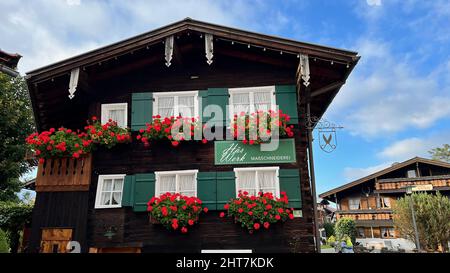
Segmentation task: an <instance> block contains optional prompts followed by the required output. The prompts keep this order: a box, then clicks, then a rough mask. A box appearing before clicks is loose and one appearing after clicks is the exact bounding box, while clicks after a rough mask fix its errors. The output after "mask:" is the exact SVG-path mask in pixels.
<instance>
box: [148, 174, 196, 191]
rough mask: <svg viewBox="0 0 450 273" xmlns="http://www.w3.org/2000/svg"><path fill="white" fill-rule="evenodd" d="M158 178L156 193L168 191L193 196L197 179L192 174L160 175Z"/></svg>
mask: <svg viewBox="0 0 450 273" xmlns="http://www.w3.org/2000/svg"><path fill="white" fill-rule="evenodd" d="M158 180H159V181H158V184H159V192H157V193H156V195H161V194H164V193H167V192H170V193H180V194H182V195H187V196H195V188H196V183H197V181H196V179H195V175H194V174H173V175H162V176H160V177H159V179H158Z"/></svg>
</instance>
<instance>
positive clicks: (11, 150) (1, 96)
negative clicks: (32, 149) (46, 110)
mask: <svg viewBox="0 0 450 273" xmlns="http://www.w3.org/2000/svg"><path fill="white" fill-rule="evenodd" d="M0 105H1V107H0V201H18V198H17V196H16V195H15V193H16V192H18V191H19V190H20V187H21V182H20V181H19V177H20V176H21V175H23V174H25V173H27V172H28V171H29V170H30V168H31V166H30V165H29V163H28V162H27V161H26V160H25V154H26V151H27V146H26V145H25V142H24V139H25V138H26V136H27V135H29V134H30V133H31V132H33V130H34V121H33V113H32V109H31V103H30V99H29V95H28V90H27V87H26V84H25V81H24V79H23V78H21V77H17V78H11V77H9V76H7V75H5V74H3V73H0Z"/></svg>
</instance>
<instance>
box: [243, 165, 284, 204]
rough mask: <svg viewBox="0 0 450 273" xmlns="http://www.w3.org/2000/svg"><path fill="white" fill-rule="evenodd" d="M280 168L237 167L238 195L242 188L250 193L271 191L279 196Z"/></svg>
mask: <svg viewBox="0 0 450 273" xmlns="http://www.w3.org/2000/svg"><path fill="white" fill-rule="evenodd" d="M278 170H279V167H261V168H235V169H234V173H235V175H236V196H237V195H238V194H239V191H240V190H241V191H247V192H248V193H249V195H256V194H258V193H259V192H271V193H273V194H274V196H277V197H279V195H280V183H279V179H278Z"/></svg>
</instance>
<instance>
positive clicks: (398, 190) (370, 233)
mask: <svg viewBox="0 0 450 273" xmlns="http://www.w3.org/2000/svg"><path fill="white" fill-rule="evenodd" d="M419 185H432V191H433V192H435V191H440V192H441V193H442V194H444V195H450V164H449V163H445V162H442V161H436V160H430V159H425V158H420V157H414V158H412V159H409V160H407V161H404V162H401V163H394V164H392V166H391V167H389V168H386V169H384V170H381V171H378V172H376V173H374V174H371V175H368V176H366V177H363V178H361V179H358V180H356V181H353V182H350V183H348V184H345V185H343V186H340V187H338V188H335V189H332V190H330V191H327V192H325V193H322V194H320V195H319V196H320V198H323V199H325V200H328V201H330V202H334V203H336V204H337V211H336V218H337V220H339V218H342V217H349V218H352V219H354V220H355V221H356V226H357V229H358V234H357V238H358V239H360V241H361V242H364V243H370V242H376V240H373V239H374V238H380V239H383V240H380V242H382V243H385V242H386V243H385V245H391V246H393V247H396V246H398V244H400V245H401V247H403V248H411V247H412V244H411V243H409V244H408V243H407V242H405V240H395V239H397V238H401V234H399V232H398V231H397V230H396V229H395V228H394V223H393V219H392V205H393V204H394V203H395V202H396V200H397V199H398V198H400V197H403V196H404V195H405V192H406V187H407V186H419ZM422 187H423V186H422ZM391 239H394V240H391ZM389 241H391V242H389Z"/></svg>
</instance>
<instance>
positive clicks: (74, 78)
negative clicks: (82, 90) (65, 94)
mask: <svg viewBox="0 0 450 273" xmlns="http://www.w3.org/2000/svg"><path fill="white" fill-rule="evenodd" d="M79 76H80V68H79V67H77V68H74V69H72V71H70V82H69V99H73V97H75V91H77V86H78V77H79Z"/></svg>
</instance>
